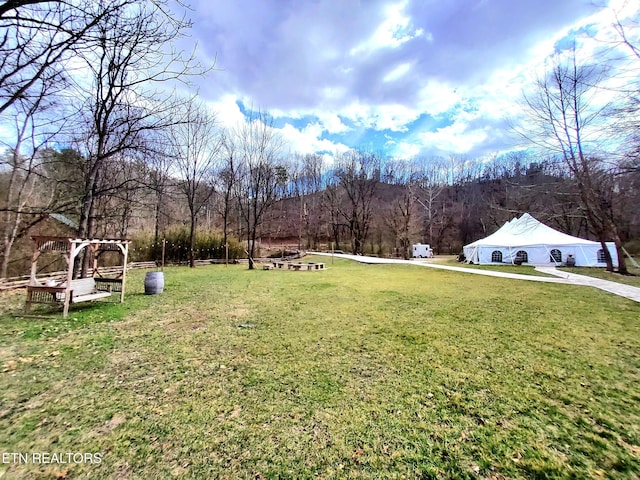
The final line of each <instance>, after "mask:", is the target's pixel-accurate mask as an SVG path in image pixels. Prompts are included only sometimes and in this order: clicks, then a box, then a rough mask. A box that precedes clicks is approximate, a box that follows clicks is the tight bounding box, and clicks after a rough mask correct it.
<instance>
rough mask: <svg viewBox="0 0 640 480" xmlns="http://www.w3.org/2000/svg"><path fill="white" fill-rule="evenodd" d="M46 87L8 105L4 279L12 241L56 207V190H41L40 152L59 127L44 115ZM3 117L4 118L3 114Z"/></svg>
mask: <svg viewBox="0 0 640 480" xmlns="http://www.w3.org/2000/svg"><path fill="white" fill-rule="evenodd" d="M47 86H48V85H47V84H44V83H43V84H41V87H42V90H41V91H40V93H39V94H38V95H34V96H33V98H29V99H27V98H25V99H20V100H19V101H17V102H14V103H13V104H12V105H11V109H9V110H7V111H6V112H5V114H7V113H8V112H10V111H12V112H13V113H14V115H13V124H14V127H15V128H14V130H13V142H12V144H6V145H5V146H6V147H7V148H8V150H7V152H6V153H5V157H4V158H3V160H2V161H1V162H0V171H2V170H6V171H7V177H8V178H7V184H6V188H2V189H1V190H0V191H2V194H1V195H0V214H1V216H0V226H1V228H2V262H1V265H0V278H6V276H7V270H8V266H9V259H10V256H11V250H12V248H13V244H14V243H15V241H16V240H17V239H18V238H20V237H21V236H23V235H24V234H25V233H26V232H27V231H28V230H29V228H31V227H32V226H34V225H35V224H37V223H38V222H40V221H41V220H42V219H44V218H45V217H46V215H47V214H49V213H52V212H53V211H54V210H55V208H56V205H57V201H58V197H57V195H56V190H55V189H53V190H50V189H45V188H44V186H45V173H46V160H45V155H44V154H43V152H46V151H47V150H46V147H47V145H48V144H49V142H50V140H51V139H52V138H53V137H54V136H55V135H56V134H57V133H59V125H58V124H56V123H55V122H52V121H51V120H50V119H48V118H47V116H46V115H45V114H44V112H45V111H46V110H47V109H48V108H50V107H51V106H52V102H51V100H50V99H48V93H49V91H48V88H47ZM5 116H7V115H5Z"/></svg>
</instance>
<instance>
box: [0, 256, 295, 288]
mask: <svg viewBox="0 0 640 480" xmlns="http://www.w3.org/2000/svg"><path fill="white" fill-rule="evenodd" d="M300 256H301V255H300V254H298V255H292V256H290V257H286V258H287V259H293V258H300ZM271 260H273V259H272V258H256V259H255V261H256V263H266V262H270V261H271ZM248 262H249V261H248V260H247V259H246V258H241V259H235V260H229V263H244V264H246V263H248ZM223 263H225V259H224V258H210V259H207V260H196V261H195V264H196V266H202V265H215V264H223ZM180 265H182V266H184V265H189V262H171V263H168V264H166V265H165V266H180ZM143 268H158V265H157V264H156V262H131V263H127V270H137V269H143ZM98 272H100V274H101V275H118V274H120V273H122V267H100V268H99V269H98ZM66 276H67V271H66V270H64V271H61V272H50V273H46V274H43V275H41V276H38V280H40V281H43V282H46V281H47V280H63V279H64V278H65V277H66ZM27 285H29V275H22V276H20V277H11V278H8V279H6V280H3V281H0V292H1V291H4V290H15V289H17V288H26V286H27Z"/></svg>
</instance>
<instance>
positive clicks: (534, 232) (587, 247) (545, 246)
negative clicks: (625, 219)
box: [463, 213, 618, 267]
mask: <svg viewBox="0 0 640 480" xmlns="http://www.w3.org/2000/svg"><path fill="white" fill-rule="evenodd" d="M606 246H607V250H609V253H611V258H612V259H613V264H614V266H618V253H617V251H616V247H615V243H614V242H606ZM463 251H464V256H465V257H466V261H467V262H470V263H476V264H481V265H483V264H492V263H493V264H497V263H518V262H520V261H521V262H522V263H529V264H533V265H549V264H551V265H563V264H566V263H567V258H569V257H570V256H571V257H573V259H574V261H575V265H576V266H578V267H604V266H606V263H605V256H604V251H603V250H602V244H601V243H600V242H594V241H592V240H585V239H583V238H578V237H572V236H571V235H567V234H566V233H562V232H559V231H558V230H554V229H553V228H551V227H549V226H547V225H545V224H544V223H541V222H539V221H538V220H536V219H535V218H533V217H532V216H531V215H529V214H528V213H525V214H524V215H522V216H521V217H520V218H514V219H512V220H510V221H508V222H507V223H505V224H504V225H503V226H502V227H500V228H499V229H498V230H497V231H496V232H495V233H493V234H491V235H489V236H488V237H485V238H482V239H480V240H477V241H475V242H473V243H470V244H469V245H465V246H464V248H463Z"/></svg>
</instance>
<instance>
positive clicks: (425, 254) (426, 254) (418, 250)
mask: <svg viewBox="0 0 640 480" xmlns="http://www.w3.org/2000/svg"><path fill="white" fill-rule="evenodd" d="M431 257H433V250H432V249H431V246H429V245H427V244H424V243H416V244H415V245H414V246H413V258H431Z"/></svg>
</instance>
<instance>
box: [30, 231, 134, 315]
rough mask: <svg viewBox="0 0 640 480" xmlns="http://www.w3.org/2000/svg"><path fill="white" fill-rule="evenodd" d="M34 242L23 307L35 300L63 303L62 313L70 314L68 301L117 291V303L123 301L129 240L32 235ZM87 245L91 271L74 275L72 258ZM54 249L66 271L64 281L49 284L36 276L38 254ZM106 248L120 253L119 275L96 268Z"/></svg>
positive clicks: (75, 301)
mask: <svg viewBox="0 0 640 480" xmlns="http://www.w3.org/2000/svg"><path fill="white" fill-rule="evenodd" d="M31 238H32V239H33V241H34V242H35V248H34V251H33V256H32V258H31V272H30V276H29V285H28V286H27V301H26V305H25V310H26V311H27V312H29V311H30V309H31V306H32V305H33V304H34V303H44V304H50V305H56V304H57V305H60V304H62V305H63V310H62V311H63V316H64V317H66V316H67V315H68V314H69V305H70V304H71V303H79V302H86V301H90V300H96V299H98V298H106V297H110V296H111V294H112V292H115V293H118V292H119V293H120V303H123V302H124V291H125V282H126V276H127V259H128V256H129V243H130V242H129V240H116V239H95V238H92V239H88V238H73V237H49V236H35V237H31ZM85 248H89V250H90V252H91V256H92V258H93V266H92V270H91V273H90V275H87V276H86V277H85V278H79V279H78V278H76V279H74V266H75V260H76V258H78V256H79V255H80V253H81V252H82V251H83V250H84V249H85ZM48 252H54V253H59V254H61V255H63V256H64V259H65V260H66V263H67V275H66V280H65V281H64V283H62V284H59V285H57V284H56V285H52V284H48V283H45V284H43V283H41V282H39V281H38V279H37V271H38V266H37V264H38V258H39V257H40V255H42V254H43V253H48ZM105 252H118V253H119V254H120V255H121V258H122V261H121V265H122V273H121V274H120V275H119V276H118V277H119V278H106V277H102V276H101V275H100V272H99V271H98V259H99V258H100V256H101V255H102V254H103V253H105Z"/></svg>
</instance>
